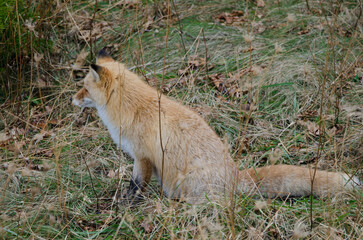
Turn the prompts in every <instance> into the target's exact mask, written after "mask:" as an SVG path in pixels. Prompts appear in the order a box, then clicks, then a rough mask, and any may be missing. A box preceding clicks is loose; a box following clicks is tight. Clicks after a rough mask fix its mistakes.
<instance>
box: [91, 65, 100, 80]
mask: <svg viewBox="0 0 363 240" xmlns="http://www.w3.org/2000/svg"><path fill="white" fill-rule="evenodd" d="M89 70H90V71H91V73H92V75H93V77H94V78H95V79H96V82H99V81H100V74H99V73H100V72H101V71H102V67H101V66H98V65H96V64H91V66H90V68H89Z"/></svg>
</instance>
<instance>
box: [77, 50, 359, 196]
mask: <svg viewBox="0 0 363 240" xmlns="http://www.w3.org/2000/svg"><path fill="white" fill-rule="evenodd" d="M97 64H98V65H92V67H91V68H90V73H89V74H88V75H87V76H86V77H85V79H84V88H82V89H81V90H80V91H79V92H78V93H76V94H75V95H74V97H73V103H74V104H75V105H78V106H80V107H95V108H97V110H98V113H99V116H100V117H101V119H102V120H103V122H104V123H105V125H106V126H107V128H108V130H109V132H110V134H111V137H112V138H113V140H114V142H115V143H116V144H117V145H118V146H119V147H121V149H122V150H124V151H125V152H126V153H128V154H129V155H130V156H131V157H132V158H133V159H134V161H135V162H134V169H133V180H134V181H135V184H137V186H138V187H139V188H141V189H143V188H144V187H145V186H146V184H147V183H148V182H149V181H150V178H151V175H152V174H154V175H155V176H156V177H157V178H158V179H159V181H161V179H160V178H161V175H162V159H163V157H162V149H161V145H160V135H159V134H160V132H159V131H161V135H162V142H163V148H164V177H163V187H164V193H165V194H166V195H167V196H169V197H171V198H181V199H183V200H185V201H188V202H190V203H196V202H201V201H205V198H204V195H205V194H207V195H208V197H209V198H214V197H215V196H219V195H221V194H225V192H226V191H232V190H234V186H236V187H237V190H238V191H239V192H245V193H251V192H257V193H260V194H262V195H263V196H268V197H276V196H281V197H283V196H306V195H309V194H310V186H311V177H312V170H310V169H307V168H303V167H296V166H287V165H274V166H266V167H262V168H257V169H247V170H243V171H238V170H237V167H236V166H235V163H234V161H233V159H232V158H231V157H230V155H229V153H228V150H227V148H226V146H225V145H224V144H223V142H222V141H221V140H220V138H219V137H218V136H217V135H216V133H215V132H214V131H213V130H212V129H211V128H210V127H209V126H208V124H207V123H206V122H205V121H204V120H203V119H202V118H201V117H200V116H199V115H198V114H197V113H195V112H193V111H192V110H190V109H189V108H187V107H185V106H183V105H181V104H180V103H177V102H175V101H173V100H171V99H169V98H168V97H166V96H164V95H162V97H161V103H160V104H161V108H160V109H161V130H160V129H159V105H158V96H157V91H156V90H155V89H153V88H152V87H150V86H149V85H147V84H146V83H145V82H143V81H142V80H141V79H140V78H139V77H138V76H137V75H135V74H134V73H132V72H130V71H129V70H127V69H126V68H125V66H124V65H122V64H121V63H118V62H116V61H114V60H113V59H112V58H111V57H109V56H107V55H106V54H105V53H104V52H103V53H102V54H101V55H100V57H99V58H98V60H97ZM84 99H86V100H87V101H85V100H84ZM90 102H91V103H90ZM348 179H349V178H348V177H347V175H345V174H342V173H333V172H325V171H317V173H316V176H315V182H314V194H315V195H317V196H326V195H327V194H330V193H332V194H333V193H336V192H338V191H340V190H342V189H343V186H344V185H345V184H346V181H347V180H348ZM348 185H349V186H352V185H353V184H351V183H348Z"/></svg>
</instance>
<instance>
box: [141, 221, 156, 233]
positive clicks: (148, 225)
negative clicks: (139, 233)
mask: <svg viewBox="0 0 363 240" xmlns="http://www.w3.org/2000/svg"><path fill="white" fill-rule="evenodd" d="M140 227H142V228H143V229H144V231H145V232H146V233H151V232H152V231H153V230H154V228H155V226H154V225H153V224H152V223H151V222H150V221H146V220H144V221H143V222H142V223H141V224H140Z"/></svg>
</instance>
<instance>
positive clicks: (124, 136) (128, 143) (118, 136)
mask: <svg viewBox="0 0 363 240" xmlns="http://www.w3.org/2000/svg"><path fill="white" fill-rule="evenodd" d="M117 92H121V91H116V90H115V91H114V94H112V95H110V97H109V100H108V101H107V103H106V104H105V105H102V106H97V107H96V108H97V111H98V115H99V116H100V118H101V119H102V121H103V123H104V124H105V125H106V127H107V129H108V131H109V132H110V135H111V137H112V140H113V141H114V142H115V143H116V145H117V146H118V147H119V148H121V149H122V150H123V151H125V152H126V153H128V154H129V155H130V156H131V157H133V158H134V151H133V149H134V148H133V144H132V139H130V138H129V137H128V136H129V134H128V133H127V132H129V131H133V128H132V124H131V123H132V119H133V118H134V113H133V112H132V111H131V110H132V109H133V107H131V106H126V105H127V102H128V101H124V99H123V96H122V95H120V94H117Z"/></svg>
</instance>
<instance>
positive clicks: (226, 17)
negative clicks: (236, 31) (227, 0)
mask: <svg viewBox="0 0 363 240" xmlns="http://www.w3.org/2000/svg"><path fill="white" fill-rule="evenodd" d="M215 20H216V21H217V22H220V23H225V24H227V25H236V24H237V25H239V24H241V23H242V22H244V21H245V18H244V12H243V11H237V10H236V11H232V12H230V13H228V12H224V13H221V14H219V15H218V16H217V17H216V18H215Z"/></svg>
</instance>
